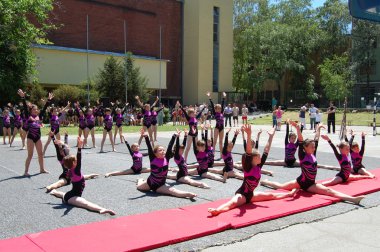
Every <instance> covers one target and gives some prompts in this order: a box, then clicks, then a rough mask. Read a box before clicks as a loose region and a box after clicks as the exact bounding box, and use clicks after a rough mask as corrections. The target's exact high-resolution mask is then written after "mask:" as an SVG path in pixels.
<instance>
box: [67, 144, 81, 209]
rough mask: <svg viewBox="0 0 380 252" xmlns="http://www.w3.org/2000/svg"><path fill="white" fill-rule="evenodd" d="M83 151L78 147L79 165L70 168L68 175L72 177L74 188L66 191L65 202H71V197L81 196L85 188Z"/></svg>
mask: <svg viewBox="0 0 380 252" xmlns="http://www.w3.org/2000/svg"><path fill="white" fill-rule="evenodd" d="M81 163H82V152H81V148H78V152H77V166H76V167H75V168H71V169H68V170H69V171H68V177H69V178H70V179H71V183H72V185H73V187H72V189H71V190H70V191H68V192H67V193H65V195H64V196H63V201H64V202H65V203H68V202H69V199H71V198H72V197H81V196H82V193H83V190H84V188H85V186H86V183H85V180H84V176H83V175H82V170H81V166H82V164H81Z"/></svg>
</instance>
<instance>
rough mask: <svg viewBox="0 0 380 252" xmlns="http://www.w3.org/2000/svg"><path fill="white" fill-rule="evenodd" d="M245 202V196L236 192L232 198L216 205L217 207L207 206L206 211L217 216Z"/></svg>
mask: <svg viewBox="0 0 380 252" xmlns="http://www.w3.org/2000/svg"><path fill="white" fill-rule="evenodd" d="M245 203H246V198H245V196H243V195H241V194H240V193H238V194H236V195H235V196H234V197H233V198H232V199H230V200H229V201H227V202H226V203H224V204H222V205H220V206H218V207H217V208H209V209H208V212H209V213H211V214H212V215H213V216H217V215H218V214H220V213H223V212H227V211H229V210H231V209H234V208H236V207H239V206H242V205H244V204H245Z"/></svg>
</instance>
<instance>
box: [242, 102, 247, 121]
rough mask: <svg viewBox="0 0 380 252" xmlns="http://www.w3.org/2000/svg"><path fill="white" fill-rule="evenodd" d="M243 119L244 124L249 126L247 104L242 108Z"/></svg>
mask: <svg viewBox="0 0 380 252" xmlns="http://www.w3.org/2000/svg"><path fill="white" fill-rule="evenodd" d="M241 119H242V121H243V125H244V124H248V108H247V106H246V105H245V104H243V107H242V108H241Z"/></svg>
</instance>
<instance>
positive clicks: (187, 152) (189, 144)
mask: <svg viewBox="0 0 380 252" xmlns="http://www.w3.org/2000/svg"><path fill="white" fill-rule="evenodd" d="M192 144H193V136H189V135H188V136H187V140H186V149H185V153H184V155H183V158H184V159H185V161H186V160H187V156H188V155H189V151H190V148H191V145H192Z"/></svg>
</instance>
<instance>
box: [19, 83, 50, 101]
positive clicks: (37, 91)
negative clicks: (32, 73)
mask: <svg viewBox="0 0 380 252" xmlns="http://www.w3.org/2000/svg"><path fill="white" fill-rule="evenodd" d="M26 88H27V94H28V95H30V96H29V97H28V100H29V101H30V102H32V103H33V104H37V105H38V106H42V105H43V104H44V102H43V101H42V100H41V99H45V100H46V97H47V95H48V92H47V91H46V90H45V89H44V88H43V87H42V86H41V85H40V84H39V83H32V84H29V85H27V87H26ZM18 99H19V98H18Z"/></svg>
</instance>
